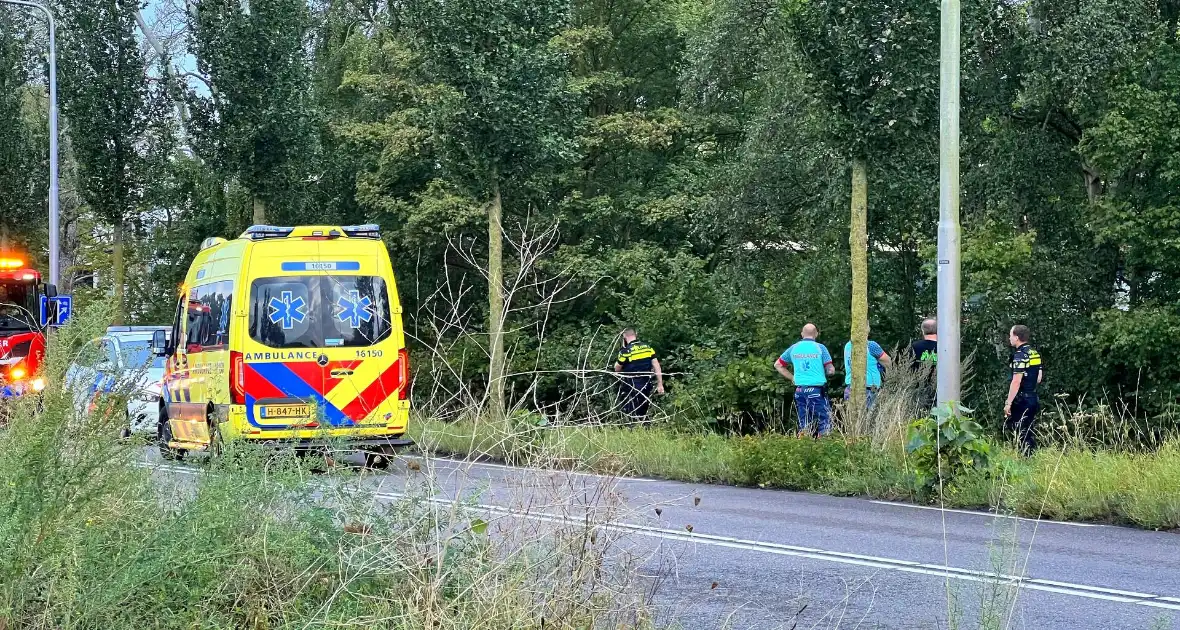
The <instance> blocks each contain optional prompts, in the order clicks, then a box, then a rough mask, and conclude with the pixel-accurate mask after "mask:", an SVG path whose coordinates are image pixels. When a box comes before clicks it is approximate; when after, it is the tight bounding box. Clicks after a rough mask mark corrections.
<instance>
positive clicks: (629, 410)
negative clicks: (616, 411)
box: [620, 378, 652, 422]
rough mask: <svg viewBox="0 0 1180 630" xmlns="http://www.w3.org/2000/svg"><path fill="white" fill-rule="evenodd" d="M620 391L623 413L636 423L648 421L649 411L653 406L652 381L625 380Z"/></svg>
mask: <svg viewBox="0 0 1180 630" xmlns="http://www.w3.org/2000/svg"><path fill="white" fill-rule="evenodd" d="M620 389H621V391H620V395H621V397H622V401H621V402H622V409H623V413H624V414H626V416H627V417H628V418H629V419H630V420H632V421H634V422H643V421H644V420H645V419H647V409H648V407H650V406H651V390H652V386H651V379H650V378H624V379H623V381H622V383H620Z"/></svg>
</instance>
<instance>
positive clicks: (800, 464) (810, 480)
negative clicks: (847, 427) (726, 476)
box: [732, 435, 872, 490]
mask: <svg viewBox="0 0 1180 630" xmlns="http://www.w3.org/2000/svg"><path fill="white" fill-rule="evenodd" d="M871 448H872V447H871V446H870V445H869V444H868V443H867V442H863V441H846V440H844V439H842V438H834V437H826V438H821V439H818V440H815V439H810V438H797V437H794V436H785V435H758V436H747V437H743V438H738V441H737V445H736V447H735V448H734V450H733V463H732V468H733V474H734V479H735V481H737V482H738V483H741V484H745V485H751V486H754V485H756V486H762V487H768V488H785V489H788V490H819V489H822V488H824V487H826V486H827V485H828V484H829V483H830V482H831V480H832V479H835V478H838V477H840V476H842V475H843V474H844V472H845V471H846V470H847V469H848V468H849V464H850V462H851V461H855V460H863V459H865V458H866V457H867V456H868V454H869V452H870V450H871Z"/></svg>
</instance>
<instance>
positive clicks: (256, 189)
mask: <svg viewBox="0 0 1180 630" xmlns="http://www.w3.org/2000/svg"><path fill="white" fill-rule="evenodd" d="M195 6H196V9H195V10H194V11H193V12H192V15H191V18H190V22H191V23H190V31H191V38H192V42H191V44H192V47H191V52H192V53H193V54H194V55H195V56H196V58H197V68H198V70H199V71H200V73H201V74H202V75H203V76H204V77H205V79H206V84H205V85H206V87H207V88H208V91H207V92H200V93H193V94H191V95H190V100H191V102H192V117H193V121H192V123H193V125H192V126H193V129H194V136H195V142H194V144H195V146H196V148H197V153H198V154H199V155H202V156H204V157H206V159H208V160H209V161H210V162H211V163H212V164H214V165H215V166H216V167H217V168H218V169H219V170H220V171H221V172H222V173H223V174H224V175H225V176H226V177H228V178H233V179H235V180H236V181H238V182H239V183H240V184H241V185H242V186H244V187H245V188H246V189H247V190H249V191H250V194H251V196H252V197H253V200H252V201H253V211H252V220H253V222H254V223H265V222H266V221H267V218H268V216H269V217H270V218H271V219H273V220H276V221H278V222H294V221H298V220H310V216H307V217H306V218H304V215H302V214H301V210H302V201H303V199H304V196H305V192H304V191H305V190H306V185H307V183H308V180H309V178H310V177H312V174H313V172H314V171H313V166H312V165H313V164H314V162H315V158H316V154H317V142H316V134H315V121H316V113H315V107H314V103H313V102H312V90H311V87H312V86H311V83H310V79H311V70H310V65H309V58H308V43H309V29H310V28H311V27H312V21H311V17H310V14H309V12H308V5H307V3H306V2H303V1H301V0H250V1H249V2H242V1H241V0H207V1H206V0H202V2H200V3H199V4H196V5H195ZM268 208H270V212H269V215H268Z"/></svg>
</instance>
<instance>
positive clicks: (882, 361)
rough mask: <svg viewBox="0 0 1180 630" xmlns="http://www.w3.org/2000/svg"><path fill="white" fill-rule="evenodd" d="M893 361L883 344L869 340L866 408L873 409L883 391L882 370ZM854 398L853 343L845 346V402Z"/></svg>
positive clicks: (866, 362)
mask: <svg viewBox="0 0 1180 630" xmlns="http://www.w3.org/2000/svg"><path fill="white" fill-rule="evenodd" d="M891 364H892V359H890V358H889V354H887V353H886V352H885V349H884V348H882V347H881V344H879V343H877V342H876V341H873V340H872V339H870V340H869V356H868V360H867V361H865V387H866V388H868V391H866V392H865V406H866V408H868V409H872V408H873V401H874V400H876V399H877V392H878V391H880V389H881V368H882V367H885V368H887V367H889V366H890V365H891ZM849 398H852V342H851V341H849V342H848V343H846V344H844V400H848V399H849Z"/></svg>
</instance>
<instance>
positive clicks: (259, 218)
mask: <svg viewBox="0 0 1180 630" xmlns="http://www.w3.org/2000/svg"><path fill="white" fill-rule="evenodd" d="M254 225H266V202H265V201H263V200H262V199H261V198H260V197H259V196H258V195H254Z"/></svg>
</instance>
